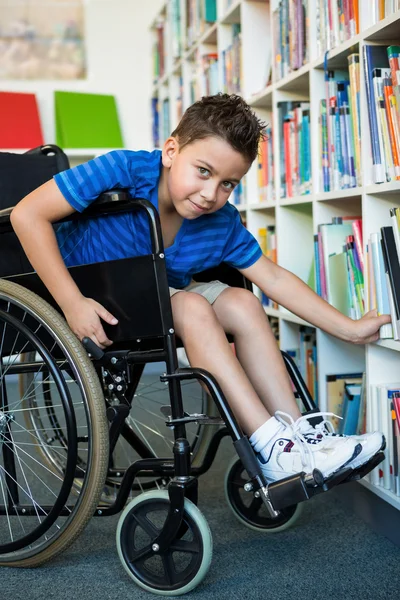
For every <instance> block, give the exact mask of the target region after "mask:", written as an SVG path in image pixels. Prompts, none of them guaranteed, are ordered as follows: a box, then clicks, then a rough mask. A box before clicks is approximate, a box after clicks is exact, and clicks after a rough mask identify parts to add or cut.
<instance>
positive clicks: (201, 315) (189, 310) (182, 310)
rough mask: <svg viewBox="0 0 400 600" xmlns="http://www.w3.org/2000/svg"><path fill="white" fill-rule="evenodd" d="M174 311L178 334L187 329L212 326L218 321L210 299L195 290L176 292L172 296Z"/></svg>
mask: <svg viewBox="0 0 400 600" xmlns="http://www.w3.org/2000/svg"><path fill="white" fill-rule="evenodd" d="M172 312H173V317H174V323H175V329H176V330H177V333H178V335H181V334H182V333H183V332H184V330H187V329H198V328H203V327H211V326H212V325H213V324H214V323H217V319H216V315H215V313H214V311H213V309H212V306H211V305H210V303H209V302H208V300H206V299H205V298H203V296H200V294H196V293H195V292H179V294H175V296H173V298H172ZM179 332H180V333H179Z"/></svg>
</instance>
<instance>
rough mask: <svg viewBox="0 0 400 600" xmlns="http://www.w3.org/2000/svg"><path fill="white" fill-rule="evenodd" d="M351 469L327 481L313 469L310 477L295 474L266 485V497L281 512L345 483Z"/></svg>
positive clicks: (342, 471) (340, 472)
mask: <svg viewBox="0 0 400 600" xmlns="http://www.w3.org/2000/svg"><path fill="white" fill-rule="evenodd" d="M352 472H353V471H352V469H349V468H347V469H341V470H340V471H337V472H336V473H335V474H334V475H332V476H331V477H329V478H328V479H324V478H323V476H322V473H321V472H320V471H318V470H317V469H314V472H313V473H312V475H306V473H297V474H296V475H292V476H291V477H286V478H285V479H280V480H279V481H274V482H273V483H270V484H269V485H268V495H269V498H270V501H271V503H272V505H273V507H274V509H275V510H282V509H283V508H287V507H288V506H292V505H293V504H299V503H300V502H304V501H305V500H309V499H310V498H312V497H313V496H316V495H317V494H321V493H322V492H327V491H328V490H330V489H332V488H333V487H335V486H336V485H339V484H340V483H343V482H344V481H345V480H346V481H347V480H348V478H349V476H350V475H351V473H352Z"/></svg>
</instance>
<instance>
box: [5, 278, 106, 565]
mask: <svg viewBox="0 0 400 600" xmlns="http://www.w3.org/2000/svg"><path fill="white" fill-rule="evenodd" d="M38 332H40V333H38ZM7 334H8V335H9V337H11V342H10V344H11V349H9V350H8V351H7ZM10 334H11V336H10ZM24 335H25V336H26V339H27V340H28V342H26V343H25V344H24V345H23V344H22V341H21V340H23V336H24ZM13 336H14V337H13ZM0 339H2V342H1V343H0V386H1V387H0V401H1V400H2V398H3V404H0V416H1V417H3V420H4V422H5V421H6V419H5V417H6V416H7V415H8V425H9V431H10V432H11V433H7V436H8V437H6V435H5V434H4V435H0V467H1V471H0V504H2V506H1V513H2V518H0V523H2V522H3V526H2V527H1V526H0V565H3V566H15V567H35V566H38V565H40V564H42V563H44V562H46V561H48V560H49V559H52V558H54V557H55V556H56V555H58V554H59V553H61V552H62V551H63V550H65V549H66V548H67V547H68V546H69V545H70V544H72V542H73V541H74V540H75V539H76V538H77V537H78V535H79V534H80V533H81V532H82V530H83V529H84V527H85V526H86V525H87V523H88V521H89V519H90V518H91V517H92V516H93V514H94V512H95V509H96V507H97V505H98V501H99V498H100V496H101V493H102V490H103V487H104V481H105V478H106V474H107V468H108V459H109V450H108V423H107V419H106V414H105V407H104V397H103V393H102V389H101V386H100V382H99V380H98V377H97V374H96V372H95V370H94V368H93V365H92V363H91V361H90V359H89V357H88V355H87V353H86V351H85V350H84V348H83V347H82V345H81V343H80V342H79V341H78V339H77V338H76V336H75V335H74V334H73V333H72V331H71V330H70V329H69V327H68V325H67V323H66V321H65V320H64V319H63V318H62V317H61V315H60V314H59V313H58V312H57V311H56V310H54V309H53V308H52V307H51V306H50V305H49V304H48V303H47V302H45V301H44V300H43V299H41V298H40V297H38V296H37V295H36V294H34V293H32V292H30V291H29V290H27V289H25V288H23V287H21V286H20V285H17V284H15V283H12V282H9V281H6V280H2V279H0ZM4 339H5V340H6V342H5V349H3V341H4ZM13 340H14V341H13ZM10 344H9V345H10ZM21 345H22V346H21ZM20 346H21V347H20ZM26 347H28V348H30V351H31V352H32V348H33V351H34V354H40V357H41V358H40V360H41V361H42V362H40V363H35V364H33V365H31V367H32V369H31V372H35V373H37V372H39V371H41V370H42V371H44V372H46V373H47V372H48V373H49V376H48V377H47V383H48V385H52V386H53V388H54V389H56V391H57V393H58V394H59V395H60V399H61V401H60V402H59V403H58V405H55V406H52V407H51V408H50V409H49V410H48V414H47V418H48V419H49V422H50V423H52V425H51V426H50V427H48V428H47V430H50V429H51V428H52V431H54V429H58V428H57V427H55V426H54V423H55V422H57V421H55V419H58V420H59V421H60V430H62V431H63V432H64V437H63V438H62V437H61V436H60V437H59V438H56V439H55V440H54V437H50V438H49V439H48V440H47V444H48V445H49V447H51V448H52V452H51V453H50V456H57V457H58V462H57V461H56V462H57V464H55V465H54V464H53V465H52V468H51V469H50V468H49V466H48V462H47V460H46V459H45V458H43V460H40V458H38V457H37V452H35V446H36V445H37V444H38V443H39V444H41V443H43V440H38V439H37V437H36V436H37V432H36V431H35V430H33V429H32V430H30V429H28V428H27V427H26V424H24V423H26V421H24V415H22V414H21V413H23V412H24V411H28V410H35V408H37V406H36V405H35V404H33V405H31V406H27V405H26V404H24V401H25V400H26V398H23V399H21V398H19V399H18V401H17V402H16V401H15V400H14V397H15V394H16V393H17V392H16V390H17V389H18V385H17V384H16V383H15V381H14V380H13V377H14V375H13V366H14V365H17V366H14V370H16V369H17V367H18V364H19V363H20V362H22V361H19V360H18V358H19V357H20V356H21V355H22V354H23V353H24V349H25V348H26ZM43 349H44V350H43ZM7 352H8V354H7ZM3 353H4V354H3ZM5 358H6V359H7V361H8V362H6V363H4V360H5ZM36 364H41V365H43V367H40V369H38V368H37V367H36V366H35V365H36ZM7 372H8V374H9V375H10V377H9V378H8V380H7ZM20 372H21V371H20V370H19V371H17V373H18V374H19V373H20ZM70 374H72V375H73V377H72V379H73V381H74V383H75V384H76V389H74V391H75V392H76V395H77V397H78V399H76V398H75V396H73V395H72V394H71V393H70V391H69V389H68V385H67V384H68V383H69V381H68V378H70ZM38 385H39V384H38V383H37V386H38ZM4 391H5V392H6V393H5V395H4ZM1 392H2V393H3V396H2V393H1ZM26 395H27V396H29V392H28V391H27V392H26ZM33 397H34V402H35V403H37V402H39V398H40V401H41V402H43V406H45V405H46V392H45V391H44V392H43V394H42V395H39V394H38V393H37V390H35V393H34V394H33ZM4 398H5V402H6V404H4ZM10 399H11V400H10ZM55 408H56V409H57V411H58V414H55V412H54V409H55ZM43 413H45V411H43ZM73 428H75V431H74V430H73ZM68 432H71V440H73V439H74V437H75V441H76V448H77V450H76V452H75V465H74V466H73V471H72V472H70V470H69V469H68V465H69V456H70V445H71V446H72V442H71V444H70V445H69V444H68V442H69V439H67V438H66V437H65V433H68ZM3 433H4V428H3ZM0 434H1V432H0ZM41 435H42V437H43V439H44V438H45V428H44V426H43V431H42V432H41ZM18 436H20V437H18ZM23 436H25V437H23ZM11 440H12V442H13V444H14V445H13V446H12V450H11V454H13V455H14V458H13V461H14V463H15V469H16V472H17V473H18V474H19V475H21V473H22V477H21V479H20V482H19V483H18V484H17V485H18V492H19V495H21V496H22V497H23V499H24V500H25V502H26V499H27V498H28V500H30V501H31V506H29V505H27V508H23V509H22V508H20V506H19V505H16V504H15V503H14V504H13V503H11V507H10V504H9V490H8V488H7V494H6V493H5V485H8V484H7V482H6V478H7V473H6V468H5V467H4V462H5V455H6V449H7V452H8V454H9V455H10V449H11ZM21 440H22V441H21ZM26 440H28V442H27V441H26ZM54 441H55V443H56V445H54ZM7 442H8V443H7ZM65 442H66V443H65ZM52 444H53V445H52ZM57 444H59V445H57ZM31 449H32V451H31ZM72 451H73V449H72ZM30 452H31V453H30ZM80 454H83V455H84V460H83V461H82V459H80ZM8 460H9V459H8ZM82 464H83V465H84V469H83V468H82V466H81V465H82ZM76 477H78V478H79V479H80V480H81V485H80V491H79V493H74V494H72V493H71V489H72V487H73V486H72V483H73V481H74V479H75V478H76ZM28 478H30V479H28ZM12 479H13V477H12V474H11V475H10V474H8V481H12ZM67 479H68V480H70V481H71V483H70V485H69V492H68V498H67V499H66V500H65V503H64V504H63V506H62V507H60V510H59V512H58V516H56V515H55V521H54V522H53V523H50V527H49V529H47V530H45V531H44V533H43V535H42V534H41V535H40V536H39V537H38V532H39V530H40V531H42V529H43V525H44V523H45V521H46V519H47V517H48V515H49V514H50V513H51V512H54V511H55V509H56V505H57V503H58V500H60V497H61V495H62V493H63V494H64V495H65V494H66V492H65V491H63V488H64V486H65V485H66V481H67ZM50 486H54V489H52V488H50ZM66 489H67V490H68V486H66ZM6 496H7V499H6ZM42 497H43V498H45V500H41V498H42ZM48 498H50V501H49V500H48ZM38 499H39V500H38ZM40 502H43V503H44V502H46V505H44V504H43V505H41V504H40ZM49 502H50V505H49V506H47V504H49ZM20 504H21V506H22V503H20ZM57 510H58V505H57ZM45 515H47V517H45ZM5 521H7V523H6V524H4V522H5ZM32 521H33V523H32ZM6 535H9V538H10V540H9V541H7V540H6ZM17 538H18V539H17ZM31 538H33V541H29V543H27V544H26V546H22V544H23V543H24V541H25V539H27V540H28V539H29V540H30V539H31ZM14 542H15V543H14ZM10 546H12V549H10ZM14 546H15V549H14Z"/></svg>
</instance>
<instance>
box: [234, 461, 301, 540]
mask: <svg viewBox="0 0 400 600" xmlns="http://www.w3.org/2000/svg"><path fill="white" fill-rule="evenodd" d="M248 479H249V478H248V475H247V472H246V470H245V468H244V467H243V465H242V462H241V460H240V459H238V458H237V457H235V458H234V459H233V460H232V462H231V464H230V465H229V467H228V469H227V471H226V475H225V485H224V488H225V498H226V500H227V502H228V505H229V507H230V508H231V510H232V512H233V514H234V515H235V517H236V518H237V519H238V520H239V521H240V522H241V523H243V525H246V527H249V528H250V529H254V530H255V531H260V532H263V533H277V532H278V531H284V530H285V529H289V527H292V525H294V524H295V523H296V521H297V519H298V518H299V517H300V515H301V513H302V509H303V505H302V504H294V505H293V506H289V507H287V508H284V509H283V510H281V511H280V515H279V517H277V518H276V519H273V518H271V517H270V515H269V513H268V510H267V508H266V506H265V504H264V502H263V501H262V499H261V498H260V497H259V496H258V497H257V496H255V495H254V494H253V492H246V491H245V490H244V485H245V483H246V482H247V481H248Z"/></svg>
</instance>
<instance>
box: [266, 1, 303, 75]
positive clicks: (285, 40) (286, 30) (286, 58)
mask: <svg viewBox="0 0 400 600" xmlns="http://www.w3.org/2000/svg"><path fill="white" fill-rule="evenodd" d="M272 31H273V32H274V50H275V75H276V80H279V79H282V78H283V77H286V76H287V75H289V74H290V73H291V72H292V71H296V70H297V69H300V68H301V67H302V66H303V65H305V64H306V63H307V62H308V60H309V17H308V1H307V0H280V1H279V4H278V5H277V7H276V8H275V10H273V13H272Z"/></svg>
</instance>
